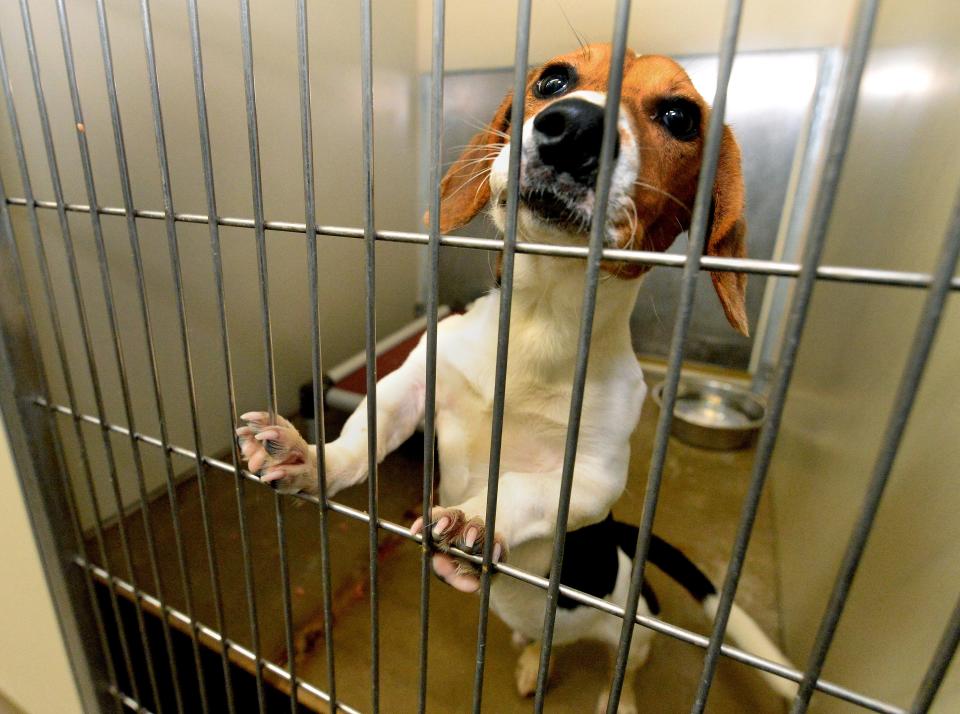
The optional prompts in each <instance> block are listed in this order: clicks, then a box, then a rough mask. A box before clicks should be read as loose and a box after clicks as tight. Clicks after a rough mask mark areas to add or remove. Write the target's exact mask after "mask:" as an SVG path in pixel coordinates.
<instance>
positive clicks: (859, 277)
mask: <svg viewBox="0 0 960 714" xmlns="http://www.w3.org/2000/svg"><path fill="white" fill-rule="evenodd" d="M6 201H7V204H8V205H11V206H24V207H25V206H27V205H28V204H30V205H31V206H32V207H34V208H42V209H45V210H59V208H60V207H61V204H60V203H58V202H57V201H49V200H40V199H33V200H32V201H28V199H26V198H24V197H21V196H8V197H7V199H6ZM62 207H63V209H64V210H66V211H68V212H74V213H89V212H90V206H88V205H85V204H82V203H67V204H64V205H63V206H62ZM95 210H97V211H98V212H100V213H102V214H104V215H109V216H123V215H125V209H123V208H119V207H116V206H101V207H99V208H97V209H95ZM134 215H135V217H136V218H144V219H148V220H160V221H162V220H164V219H165V213H164V212H163V211H162V210H154V209H137V210H135V211H134ZM174 220H176V221H180V222H183V223H208V222H209V221H210V217H209V216H206V215H203V214H199V213H177V214H175V215H174ZM216 221H217V223H218V225H221V226H228V227H231V228H251V229H252V228H254V224H255V221H254V220H253V219H250V218H237V217H232V216H219V217H216ZM264 227H265V228H266V229H267V230H270V231H278V232H281V233H305V232H306V227H305V225H304V224H303V223H296V222H294V221H277V220H271V221H264ZM316 232H317V235H323V236H333V237H339V238H354V239H363V237H364V232H363V228H357V227H351V226H334V225H318V226H317V227H316ZM374 235H375V237H376V239H377V240H380V241H385V242H387V243H410V244H413V245H429V243H430V236H429V234H427V233H417V232H415V231H393V230H378V231H374ZM440 245H441V246H451V247H454V248H470V249H473V250H486V251H494V252H501V251H503V250H504V248H505V246H504V241H503V240H502V239H498V238H475V237H472V236H452V235H441V236H440ZM515 250H516V252H517V253H524V254H528V255H551V256H556V257H558V258H572V259H580V260H584V259H586V257H587V253H588V250H589V249H588V248H587V247H581V246H572V245H571V246H566V245H550V244H548V243H532V242H531V243H527V242H523V243H520V244H518V245H517V246H516V249H515ZM602 256H603V259H604V260H614V261H619V262H622V263H628V264H633V265H651V266H663V267H667V268H683V267H684V265H685V264H686V261H687V259H686V256H684V255H674V254H668V253H655V252H653V251H646V250H624V249H621V248H604V250H603V253H602ZM700 269H701V270H709V271H712V272H736V273H746V274H747V275H772V276H775V277H780V278H798V277H799V276H800V272H801V269H802V266H801V264H800V263H790V262H787V261H777V260H760V259H757V258H720V257H714V256H709V255H704V256H701V258H700ZM816 279H817V280H826V281H830V282H840V283H854V284H862V285H883V286H888V287H903V288H919V289H925V288H929V287H930V284H931V282H932V280H933V277H932V276H931V275H930V274H929V273H917V272H911V271H906V270H881V269H877V268H858V267H851V266H843V265H818V266H817V269H816ZM950 289H951V290H957V291H960V275H955V276H954V277H953V278H952V279H951V281H950Z"/></svg>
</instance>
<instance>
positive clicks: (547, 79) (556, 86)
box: [533, 64, 576, 99]
mask: <svg viewBox="0 0 960 714" xmlns="http://www.w3.org/2000/svg"><path fill="white" fill-rule="evenodd" d="M575 81H576V77H575V76H574V72H573V68H572V67H569V66H568V65H565V64H558V65H554V66H552V67H547V68H546V69H545V70H543V74H541V75H540V79H538V80H537V83H536V84H534V85H533V93H534V95H536V96H537V97H539V98H540V99H546V98H547V97H556V96H558V95H560V94H563V93H564V92H566V91H567V90H568V89H570V87H572V86H573V84H574V82H575Z"/></svg>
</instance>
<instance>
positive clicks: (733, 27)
mask: <svg viewBox="0 0 960 714" xmlns="http://www.w3.org/2000/svg"><path fill="white" fill-rule="evenodd" d="M742 12H743V0H730V1H729V2H728V3H727V11H726V15H725V18H724V24H723V31H722V39H721V43H720V58H719V66H718V68H717V89H716V94H715V96H714V100H713V108H712V109H711V111H710V121H709V124H708V127H707V136H706V139H705V141H704V147H703V161H702V165H701V167H700V176H699V178H698V180H697V193H696V198H695V199H694V204H693V215H692V216H691V219H690V231H689V236H688V238H687V255H686V258H687V259H686V262H685V263H684V266H683V275H682V276H681V279H680V280H681V283H680V304H679V306H678V308H677V317H676V320H675V322H674V327H673V334H672V337H671V341H670V353H669V357H668V360H667V373H666V377H665V379H664V383H663V393H662V397H661V399H662V401H663V404H662V406H661V408H660V417H659V419H658V421H657V430H656V433H655V435H654V441H653V452H652V454H651V456H650V468H649V470H648V472H647V487H646V491H645V493H644V498H643V510H642V513H641V516H640V527H639V530H638V532H637V545H636V555H635V556H634V560H633V570H632V572H631V576H630V589H629V592H628V593H627V601H626V610H627V613H629V614H630V618H629V620H632V615H633V614H635V613H636V611H637V607H638V606H639V604H640V596H641V590H642V586H643V574H644V569H645V565H646V560H647V552H648V550H649V548H650V539H651V537H652V536H653V522H654V518H655V517H656V512H657V503H658V501H659V497H660V485H661V482H662V480H663V468H664V464H665V463H666V458H667V447H668V445H669V440H670V429H671V426H672V424H673V411H674V405H675V404H676V401H677V390H678V388H679V385H680V371H681V369H682V367H683V350H684V344H685V342H686V339H687V333H688V331H689V329H690V321H691V318H692V316H693V304H694V298H695V296H696V291H697V280H698V278H699V274H700V263H701V256H702V255H703V252H704V246H705V245H706V241H707V224H708V214H709V213H710V211H711V206H712V204H713V183H714V180H715V178H716V174H717V165H718V163H719V160H720V145H721V143H722V141H723V131H724V124H723V119H724V113H725V112H726V104H727V87H728V85H729V83H730V74H731V72H732V70H733V58H734V55H735V54H736V45H737V36H738V34H739V31H740V16H741V14H742ZM629 620H628V619H625V620H624V624H623V628H622V629H621V630H620V642H619V644H618V646H617V656H616V662H615V665H614V674H613V680H612V682H611V684H610V695H609V698H608V699H607V714H616V711H617V708H618V706H619V702H620V695H621V692H622V689H623V681H624V677H625V675H626V670H627V658H628V657H629V654H630V642H631V640H632V639H633V624H632V622H630V621H629Z"/></svg>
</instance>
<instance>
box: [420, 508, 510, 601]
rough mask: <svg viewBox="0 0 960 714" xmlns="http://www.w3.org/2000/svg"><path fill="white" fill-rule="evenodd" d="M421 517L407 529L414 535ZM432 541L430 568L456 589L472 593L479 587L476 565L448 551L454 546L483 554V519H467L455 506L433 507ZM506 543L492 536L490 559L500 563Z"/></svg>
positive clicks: (472, 552)
mask: <svg viewBox="0 0 960 714" xmlns="http://www.w3.org/2000/svg"><path fill="white" fill-rule="evenodd" d="M424 527H425V525H424V520H423V517H422V516H421V517H420V518H418V519H417V520H416V521H414V522H413V525H412V526H410V532H411V533H413V534H414V535H416V534H417V533H419V532H420V531H422V530H423V529H424ZM426 527H430V528H432V535H433V541H434V543H435V544H436V546H437V551H438V552H437V553H434V555H433V571H434V572H435V573H436V574H437V575H439V576H440V577H441V578H443V579H444V580H445V581H446V582H447V583H448V584H449V585H452V586H453V587H455V588H456V589H457V590H461V591H463V592H467V593H472V592H476V591H477V590H478V589H479V587H480V568H479V566H478V565H477V564H475V563H473V562H471V561H469V560H464V559H463V558H458V557H456V556H455V555H452V554H450V552H449V551H450V549H451V548H457V549H459V550H462V551H464V552H467V553H470V554H472V555H480V554H481V553H483V545H484V543H485V542H486V539H487V537H488V536H489V534H488V533H487V528H486V525H485V524H484V522H483V519H482V518H480V517H478V516H474V517H472V518H468V517H467V516H466V514H465V513H464V512H463V511H462V510H460V509H459V508H443V507H441V506H435V507H434V508H433V510H432V511H431V512H430V522H429V523H427V524H426ZM506 551H507V548H506V544H505V543H504V542H503V538H502V537H501V536H500V535H499V534H494V535H493V562H494V563H499V562H502V561H503V560H504V559H505V557H506Z"/></svg>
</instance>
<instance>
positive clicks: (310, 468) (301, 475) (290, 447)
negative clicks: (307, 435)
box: [237, 412, 317, 493]
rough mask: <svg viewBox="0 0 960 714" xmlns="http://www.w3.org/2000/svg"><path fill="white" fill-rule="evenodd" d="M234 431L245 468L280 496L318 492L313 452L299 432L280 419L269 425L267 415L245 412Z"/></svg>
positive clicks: (268, 416)
mask: <svg viewBox="0 0 960 714" xmlns="http://www.w3.org/2000/svg"><path fill="white" fill-rule="evenodd" d="M240 418H241V419H242V420H243V421H244V426H242V427H240V428H239V429H237V439H238V441H239V444H240V451H241V454H242V455H243V458H244V459H245V460H246V461H247V468H248V469H250V471H252V472H253V473H255V474H257V475H258V476H259V477H260V480H261V481H263V482H264V483H268V484H270V487H271V488H274V489H276V490H277V491H279V492H280V493H297V492H298V491H307V492H309V493H313V492H315V491H316V490H317V465H316V456H315V454H314V451H313V450H312V449H311V448H310V447H309V445H308V444H307V442H306V441H304V439H303V437H302V436H300V432H298V431H297V430H296V428H294V426H293V424H291V423H290V422H288V421H287V420H286V419H284V418H283V417H282V416H277V417H276V419H275V420H273V421H270V415H269V414H268V413H267V412H247V413H246V414H243V415H242V416H241V417H240Z"/></svg>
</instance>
